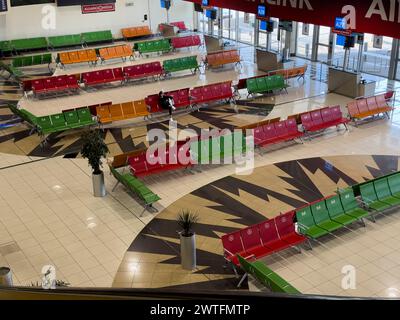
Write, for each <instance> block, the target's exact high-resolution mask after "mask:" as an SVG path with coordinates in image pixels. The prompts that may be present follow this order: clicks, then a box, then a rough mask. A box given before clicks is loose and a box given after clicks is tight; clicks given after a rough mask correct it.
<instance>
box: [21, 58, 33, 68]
mask: <svg viewBox="0 0 400 320" xmlns="http://www.w3.org/2000/svg"><path fill="white" fill-rule="evenodd" d="M22 65H23V66H24V67H29V66H32V65H33V56H27V57H22Z"/></svg>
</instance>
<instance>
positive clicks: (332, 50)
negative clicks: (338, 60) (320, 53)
mask: <svg viewBox="0 0 400 320" xmlns="http://www.w3.org/2000/svg"><path fill="white" fill-rule="evenodd" d="M334 53H335V34H334V33H333V32H332V29H331V32H330V34H329V48H328V66H331V65H332V64H333V57H334Z"/></svg>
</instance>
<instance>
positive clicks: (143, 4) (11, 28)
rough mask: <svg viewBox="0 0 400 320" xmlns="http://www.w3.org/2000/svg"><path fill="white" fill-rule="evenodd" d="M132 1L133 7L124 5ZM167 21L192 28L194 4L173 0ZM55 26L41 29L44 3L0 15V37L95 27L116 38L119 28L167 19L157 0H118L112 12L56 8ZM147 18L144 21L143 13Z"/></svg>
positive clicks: (16, 36) (63, 31)
mask: <svg viewBox="0 0 400 320" xmlns="http://www.w3.org/2000/svg"><path fill="white" fill-rule="evenodd" d="M126 2H133V3H134V5H133V6H126ZM172 2H173V3H172V7H171V9H170V13H169V14H170V21H171V22H172V21H185V23H186V25H187V26H188V28H190V29H192V28H193V3H191V2H186V1H183V0H172ZM49 5H50V6H52V7H54V8H55V12H56V20H55V21H56V28H55V30H45V29H43V28H42V19H43V14H42V10H43V8H44V7H45V6H46V5H31V6H22V7H11V6H10V4H9V6H8V12H7V14H5V15H1V16H0V40H8V39H18V38H31V37H38V36H52V35H66V34H74V33H81V32H86V31H96V30H111V31H112V33H113V35H114V36H115V37H119V36H120V33H121V28H124V27H133V26H139V25H149V23H150V22H151V28H152V30H153V31H157V26H158V24H159V23H160V22H166V21H167V14H166V10H165V9H162V8H161V7H160V0H129V1H127V0H117V2H116V8H115V11H114V12H106V13H93V14H82V13H81V7H80V6H71V7H56V6H55V5H53V4H49ZM145 14H147V15H148V21H144V20H143V18H144V15H145Z"/></svg>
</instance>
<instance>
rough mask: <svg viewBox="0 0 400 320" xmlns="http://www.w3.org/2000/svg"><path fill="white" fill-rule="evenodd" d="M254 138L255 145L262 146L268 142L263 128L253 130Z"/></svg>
mask: <svg viewBox="0 0 400 320" xmlns="http://www.w3.org/2000/svg"><path fill="white" fill-rule="evenodd" d="M253 137H254V143H255V145H257V146H258V145H262V144H263V142H264V141H265V140H266V136H265V133H264V130H263V128H262V127H258V128H255V129H253Z"/></svg>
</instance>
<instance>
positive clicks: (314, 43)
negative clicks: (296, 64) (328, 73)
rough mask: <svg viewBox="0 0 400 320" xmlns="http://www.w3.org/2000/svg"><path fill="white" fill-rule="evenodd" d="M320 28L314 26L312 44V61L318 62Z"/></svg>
mask: <svg viewBox="0 0 400 320" xmlns="http://www.w3.org/2000/svg"><path fill="white" fill-rule="evenodd" d="M318 43H319V26H314V32H313V40H312V44H311V61H317V60H318Z"/></svg>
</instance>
